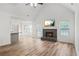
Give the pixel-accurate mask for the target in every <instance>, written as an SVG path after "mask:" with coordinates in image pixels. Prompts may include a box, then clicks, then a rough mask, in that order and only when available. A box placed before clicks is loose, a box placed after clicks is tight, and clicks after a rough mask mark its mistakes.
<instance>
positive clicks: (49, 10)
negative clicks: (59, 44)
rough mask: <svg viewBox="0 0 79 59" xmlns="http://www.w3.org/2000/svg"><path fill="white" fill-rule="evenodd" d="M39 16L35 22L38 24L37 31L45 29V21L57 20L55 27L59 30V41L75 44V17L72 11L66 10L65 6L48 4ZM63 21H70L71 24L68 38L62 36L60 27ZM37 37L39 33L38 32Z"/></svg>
mask: <svg viewBox="0 0 79 59" xmlns="http://www.w3.org/2000/svg"><path fill="white" fill-rule="evenodd" d="M38 14H39V15H38V16H36V17H37V18H36V20H35V21H34V22H35V23H36V25H35V27H36V29H37V28H39V29H43V28H45V27H44V21H45V20H48V19H51V18H55V27H52V28H56V29H57V38H58V41H63V42H69V43H74V40H75V15H74V13H73V12H72V11H70V10H69V9H67V8H65V7H64V6H62V5H60V4H47V5H46V6H45V7H44V8H43V9H42V11H40V12H39V13H38ZM62 20H68V21H69V22H70V35H69V36H68V37H63V36H60V29H59V25H60V22H61V21H62ZM36 35H37V32H36ZM41 35H42V33H41Z"/></svg>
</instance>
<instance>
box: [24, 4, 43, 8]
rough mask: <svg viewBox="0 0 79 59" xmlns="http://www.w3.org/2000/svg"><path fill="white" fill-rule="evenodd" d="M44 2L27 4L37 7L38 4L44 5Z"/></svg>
mask: <svg viewBox="0 0 79 59" xmlns="http://www.w3.org/2000/svg"><path fill="white" fill-rule="evenodd" d="M43 4H44V3H26V4H25V5H26V6H27V5H30V6H33V7H34V8H36V7H37V5H43Z"/></svg>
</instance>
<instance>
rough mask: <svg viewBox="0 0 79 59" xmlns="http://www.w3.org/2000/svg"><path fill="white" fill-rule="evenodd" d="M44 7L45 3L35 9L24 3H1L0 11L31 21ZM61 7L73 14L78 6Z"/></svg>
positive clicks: (65, 4)
mask: <svg viewBox="0 0 79 59" xmlns="http://www.w3.org/2000/svg"><path fill="white" fill-rule="evenodd" d="M45 5H47V4H46V3H45V4H44V5H37V7H36V8H34V7H32V6H30V5H25V3H14V4H12V3H9V4H8V3H2V4H0V11H3V12H7V13H10V14H13V15H15V16H19V17H21V18H25V19H26V17H27V19H29V20H32V19H34V17H35V16H36V15H38V13H39V12H40V11H41V10H42V9H43V8H44V7H45ZM61 5H63V6H64V7H66V8H68V9H69V10H71V11H73V12H75V9H76V8H78V6H79V4H73V3H71V4H70V3H62V4H61Z"/></svg>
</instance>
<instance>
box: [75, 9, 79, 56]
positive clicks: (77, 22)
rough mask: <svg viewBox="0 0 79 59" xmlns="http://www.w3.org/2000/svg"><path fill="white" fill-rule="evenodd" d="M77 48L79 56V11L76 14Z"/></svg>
mask: <svg viewBox="0 0 79 59" xmlns="http://www.w3.org/2000/svg"><path fill="white" fill-rule="evenodd" d="M75 48H76V53H77V55H78V56H79V11H78V10H77V11H76V13H75Z"/></svg>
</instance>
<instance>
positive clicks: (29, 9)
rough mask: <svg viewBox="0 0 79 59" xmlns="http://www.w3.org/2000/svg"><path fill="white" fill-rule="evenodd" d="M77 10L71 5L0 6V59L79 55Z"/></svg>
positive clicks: (6, 4)
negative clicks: (6, 58)
mask: <svg viewBox="0 0 79 59" xmlns="http://www.w3.org/2000/svg"><path fill="white" fill-rule="evenodd" d="M78 6H79V4H75V3H73V4H72V3H37V4H35V3H32V4H31V3H19V4H18V3H3V4H0V7H1V8H0V15H1V17H0V19H1V20H0V21H1V22H0V30H1V31H0V33H1V34H0V35H1V36H0V46H1V47H0V55H8V56H9V55H12V56H13V55H14V56H16V55H19V56H20V55H26V56H28V55H29V56H33V55H36V56H43V55H44V56H74V55H79V54H78V53H79V52H78V51H79V50H78V48H79V47H78V44H79V43H78V35H77V34H78V33H77V32H78V31H79V30H78V23H77V22H78V14H79V11H78ZM74 9H75V10H74ZM75 22H76V23H75ZM75 26H76V27H75ZM5 29H6V30H5ZM75 30H76V31H75ZM7 48H8V49H7ZM40 48H41V49H40ZM48 48H49V49H48ZM46 50H47V51H46ZM65 50H67V51H65ZM15 51H16V52H15ZM63 52H64V53H63Z"/></svg>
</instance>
